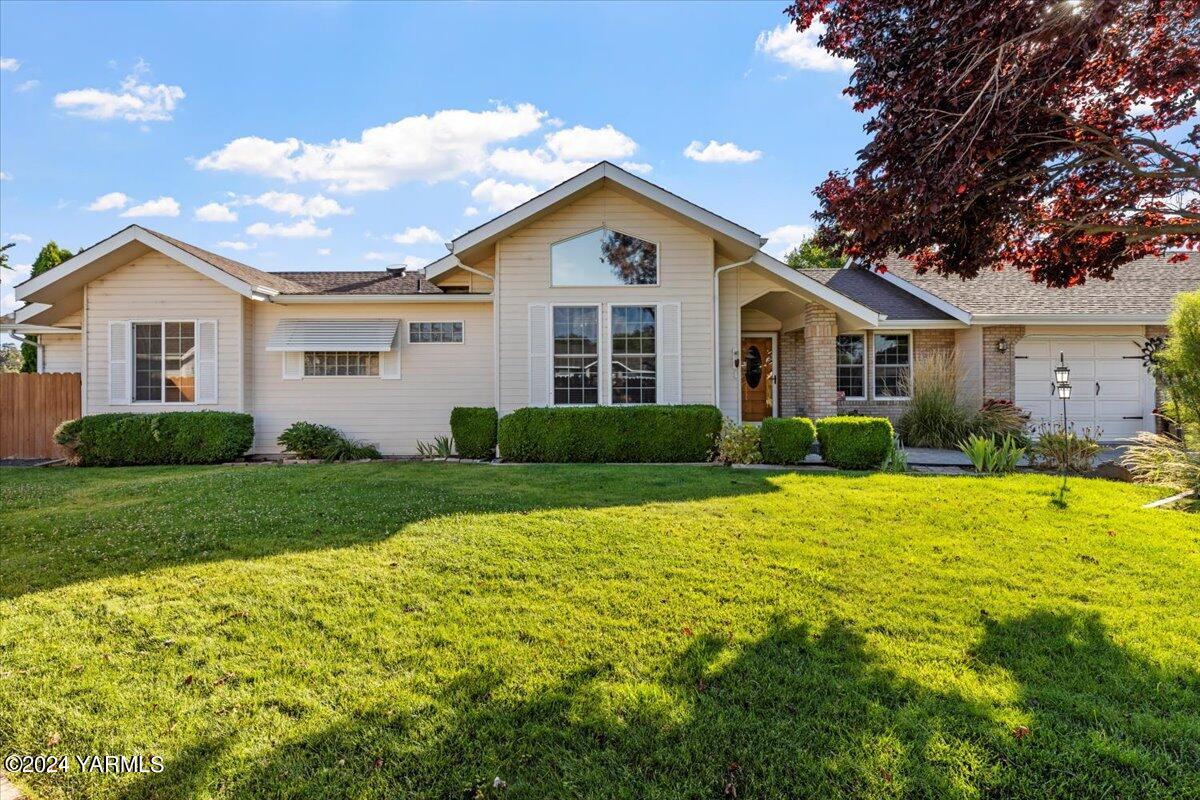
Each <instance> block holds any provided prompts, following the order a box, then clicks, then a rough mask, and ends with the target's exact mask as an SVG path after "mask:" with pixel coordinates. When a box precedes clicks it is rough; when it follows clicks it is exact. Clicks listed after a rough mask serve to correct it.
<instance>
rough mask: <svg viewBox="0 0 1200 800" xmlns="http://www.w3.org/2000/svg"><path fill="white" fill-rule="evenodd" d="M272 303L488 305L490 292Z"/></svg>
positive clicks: (294, 298) (314, 297)
mask: <svg viewBox="0 0 1200 800" xmlns="http://www.w3.org/2000/svg"><path fill="white" fill-rule="evenodd" d="M270 302H272V303H280V304H283V305H301V304H316V303H490V302H492V294H491V293H490V292H486V293H479V294H281V295H276V296H275V297H272V298H271V299H270Z"/></svg>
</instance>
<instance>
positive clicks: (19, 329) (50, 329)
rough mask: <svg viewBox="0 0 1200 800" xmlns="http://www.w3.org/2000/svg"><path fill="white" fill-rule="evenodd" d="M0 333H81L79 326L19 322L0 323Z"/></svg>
mask: <svg viewBox="0 0 1200 800" xmlns="http://www.w3.org/2000/svg"><path fill="white" fill-rule="evenodd" d="M0 333H47V334H49V333H55V334H59V333H65V334H78V333H81V329H80V328H69V327H63V328H60V327H59V326H57V325H22V324H21V323H19V322H16V323H8V322H5V323H3V324H0Z"/></svg>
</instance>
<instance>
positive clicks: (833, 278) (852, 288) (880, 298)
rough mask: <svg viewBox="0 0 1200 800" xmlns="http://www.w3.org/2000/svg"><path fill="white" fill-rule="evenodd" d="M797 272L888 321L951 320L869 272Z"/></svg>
mask: <svg viewBox="0 0 1200 800" xmlns="http://www.w3.org/2000/svg"><path fill="white" fill-rule="evenodd" d="M800 272H802V273H804V274H805V275H807V276H808V277H810V278H812V279H813V280H816V281H820V282H821V283H823V284H825V285H826V286H828V287H829V288H830V289H833V290H834V291H836V292H840V293H841V294H844V295H846V296H847V297H849V298H851V299H853V300H857V301H858V302H860V303H862V304H863V305H864V306H866V307H867V308H869V309H871V310H872V311H877V312H879V313H880V314H886V315H887V317H888V319H892V320H905V319H910V320H930V319H953V317H951V316H950V315H949V314H947V313H946V312H945V311H942V310H941V309H938V308H934V307H933V306H931V305H929V304H928V303H926V302H925V301H924V300H922V299H920V298H919V297H915V296H913V295H912V294H911V293H909V292H907V291H905V290H904V289H901V288H900V287H899V286H896V285H894V284H891V283H888V282H887V281H886V280H885V279H884V278H882V277H881V276H879V275H877V274H875V273H874V272H872V271H870V270H865V269H858V268H851V269H802V270H800Z"/></svg>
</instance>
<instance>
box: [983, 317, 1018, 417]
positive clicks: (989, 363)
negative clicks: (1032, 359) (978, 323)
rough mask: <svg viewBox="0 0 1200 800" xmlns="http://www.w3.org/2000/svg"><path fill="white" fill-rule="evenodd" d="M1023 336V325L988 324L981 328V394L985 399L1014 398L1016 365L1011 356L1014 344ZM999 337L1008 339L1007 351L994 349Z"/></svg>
mask: <svg viewBox="0 0 1200 800" xmlns="http://www.w3.org/2000/svg"><path fill="white" fill-rule="evenodd" d="M1024 336H1025V326H1024V325H988V326H987V327H985V328H984V329H983V396H984V398H985V399H988V398H992V399H996V400H1016V394H1017V378H1016V375H1017V367H1016V363H1017V362H1016V361H1014V360H1013V356H1014V355H1015V354H1016V345H1017V342H1019V341H1020V340H1021V339H1022V338H1023V337H1024ZM1001 339H1006V340H1008V351H1007V352H1004V353H1001V352H1000V351H999V350H997V349H996V345H997V343H999V341H1000V340H1001Z"/></svg>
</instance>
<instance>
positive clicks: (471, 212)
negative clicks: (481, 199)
mask: <svg viewBox="0 0 1200 800" xmlns="http://www.w3.org/2000/svg"><path fill="white" fill-rule="evenodd" d="M478 215H479V209H478V208H476V207H475V206H467V207H466V208H464V209H463V216H464V217H475V216H478Z"/></svg>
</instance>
